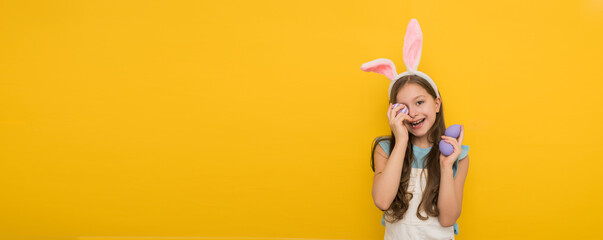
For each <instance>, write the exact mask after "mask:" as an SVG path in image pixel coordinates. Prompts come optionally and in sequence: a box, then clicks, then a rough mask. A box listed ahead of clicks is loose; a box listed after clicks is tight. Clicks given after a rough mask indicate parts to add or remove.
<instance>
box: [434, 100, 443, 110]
mask: <svg viewBox="0 0 603 240" xmlns="http://www.w3.org/2000/svg"><path fill="white" fill-rule="evenodd" d="M435 102H436V113H439V112H440V105H441V104H442V98H441V97H438V98H436V100H435Z"/></svg>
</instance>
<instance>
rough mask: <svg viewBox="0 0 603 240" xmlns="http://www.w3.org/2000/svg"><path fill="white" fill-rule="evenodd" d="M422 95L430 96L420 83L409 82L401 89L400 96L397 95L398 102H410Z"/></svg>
mask: <svg viewBox="0 0 603 240" xmlns="http://www.w3.org/2000/svg"><path fill="white" fill-rule="evenodd" d="M421 95H423V96H428V95H429V94H428V93H427V91H426V90H425V89H424V88H422V87H421V86H419V85H418V84H414V83H409V84H406V85H404V87H402V89H400V91H399V92H398V96H396V100H397V101H398V102H406V101H408V102H410V101H412V100H414V99H416V98H417V97H419V96H421Z"/></svg>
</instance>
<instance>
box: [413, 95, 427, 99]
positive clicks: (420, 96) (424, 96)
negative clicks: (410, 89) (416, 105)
mask: <svg viewBox="0 0 603 240" xmlns="http://www.w3.org/2000/svg"><path fill="white" fill-rule="evenodd" d="M420 97H425V95H419V96H417V97H415V99H417V98H420Z"/></svg>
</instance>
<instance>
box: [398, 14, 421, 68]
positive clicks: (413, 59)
mask: <svg viewBox="0 0 603 240" xmlns="http://www.w3.org/2000/svg"><path fill="white" fill-rule="evenodd" d="M422 45H423V32H421V27H419V22H418V21H417V19H414V18H413V19H410V22H409V23H408V27H406V35H405V36H404V47H403V48H402V50H403V55H402V58H403V59H404V64H406V70H407V71H416V70H417V68H418V67H419V61H420V60H421V47H422Z"/></svg>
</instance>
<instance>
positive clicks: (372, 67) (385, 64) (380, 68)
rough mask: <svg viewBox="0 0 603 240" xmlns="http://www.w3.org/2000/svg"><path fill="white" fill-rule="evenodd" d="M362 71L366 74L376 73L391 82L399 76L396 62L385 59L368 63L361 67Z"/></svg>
mask: <svg viewBox="0 0 603 240" xmlns="http://www.w3.org/2000/svg"><path fill="white" fill-rule="evenodd" d="M360 69H362V71H365V72H376V73H379V74H383V75H385V76H386V77H387V78H388V79H389V80H391V81H393V80H395V79H396V77H397V76H398V73H397V72H396V66H395V65H394V62H392V60H389V59H385V58H378V59H375V60H373V61H370V62H367V63H364V64H362V66H360Z"/></svg>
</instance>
